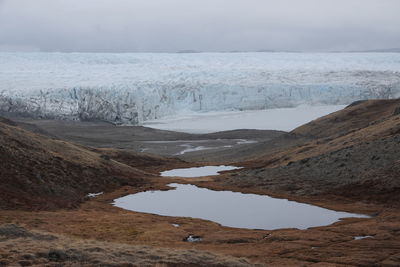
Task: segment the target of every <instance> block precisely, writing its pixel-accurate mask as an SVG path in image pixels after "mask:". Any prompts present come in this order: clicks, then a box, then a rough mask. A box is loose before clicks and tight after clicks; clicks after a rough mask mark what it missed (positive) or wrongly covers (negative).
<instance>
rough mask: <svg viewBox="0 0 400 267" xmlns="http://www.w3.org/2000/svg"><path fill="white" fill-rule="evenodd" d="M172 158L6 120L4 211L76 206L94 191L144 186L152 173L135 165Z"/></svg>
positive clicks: (0, 179)
mask: <svg viewBox="0 0 400 267" xmlns="http://www.w3.org/2000/svg"><path fill="white" fill-rule="evenodd" d="M114 158H115V159H118V160H119V159H121V162H122V163H121V162H119V161H117V160H114ZM170 161H171V160H164V159H162V158H155V157H153V158H152V157H150V156H140V155H138V154H134V153H131V152H124V153H122V152H120V151H117V150H116V151H112V150H111V151H110V150H109V151H102V150H97V149H91V148H87V147H84V146H80V145H75V144H72V143H68V142H65V141H60V140H56V139H53V138H49V137H47V136H44V135H41V134H37V133H33V132H30V131H27V130H24V129H22V128H19V127H18V126H17V124H16V123H14V122H13V121H10V120H6V119H1V120H0V162H1V164H0V183H1V187H0V209H11V208H29V209H52V208H58V207H71V206H74V205H77V204H78V203H79V202H81V201H82V200H83V199H84V198H85V197H86V195H87V194H88V193H97V192H102V191H110V190H113V189H115V188H117V187H120V186H123V185H131V186H138V185H141V184H144V183H146V179H148V178H149V177H151V176H152V175H150V174H148V173H146V172H144V171H142V170H139V169H138V168H135V167H139V168H142V169H145V168H146V166H147V167H148V166H157V165H162V164H169V163H170Z"/></svg>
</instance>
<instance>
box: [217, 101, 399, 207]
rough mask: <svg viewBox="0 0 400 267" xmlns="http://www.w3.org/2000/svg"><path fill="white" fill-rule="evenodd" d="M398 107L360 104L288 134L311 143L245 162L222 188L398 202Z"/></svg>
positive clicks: (390, 103)
mask: <svg viewBox="0 0 400 267" xmlns="http://www.w3.org/2000/svg"><path fill="white" fill-rule="evenodd" d="M399 107H400V100H372V101H365V102H362V103H359V104H357V105H351V106H350V107H348V108H346V109H344V110H341V111H338V112H335V113H333V114H330V115H328V116H325V117H322V118H320V119H318V120H315V121H313V122H311V123H308V124H306V125H304V126H301V127H299V128H297V129H295V130H294V131H293V133H295V134H303V135H307V136H314V140H312V141H310V142H307V143H304V144H301V145H297V146H292V147H290V148H287V149H281V150H280V151H278V152H276V153H273V154H266V155H264V156H263V157H260V158H258V159H257V160H254V161H251V162H247V163H245V164H246V165H247V167H249V168H248V169H246V170H243V171H240V172H239V173H238V174H236V175H235V174H233V175H231V176H230V177H229V178H228V179H226V180H225V181H224V183H226V184H230V185H235V186H240V187H243V186H246V187H257V188H264V189H268V190H271V191H274V192H281V193H284V194H285V193H286V194H292V195H302V196H310V195H331V196H341V197H346V198H351V199H354V200H363V201H372V202H379V203H385V204H390V203H400V113H399ZM246 165H245V166H246ZM396 205H397V204H396Z"/></svg>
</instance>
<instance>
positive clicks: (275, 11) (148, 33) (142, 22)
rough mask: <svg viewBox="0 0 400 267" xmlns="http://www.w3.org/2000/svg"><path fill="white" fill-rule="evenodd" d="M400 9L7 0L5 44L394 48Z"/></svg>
mask: <svg viewBox="0 0 400 267" xmlns="http://www.w3.org/2000/svg"><path fill="white" fill-rule="evenodd" d="M398 10H400V1H398V0H280V1H276V0H146V1H143V0H85V1H82V0H0V48H1V46H2V45H3V46H9V47H13V46H14V47H36V48H39V49H41V50H45V51H111V52H118V51H123V52H125V51H155V52H160V51H178V50H183V49H194V50H201V51H230V50H246V51H248V50H260V49H275V50H306V51H309V50H310V51H325V50H363V49H374V48H390V47H399V46H400V27H399V26H398V25H400V16H398V14H397V13H398Z"/></svg>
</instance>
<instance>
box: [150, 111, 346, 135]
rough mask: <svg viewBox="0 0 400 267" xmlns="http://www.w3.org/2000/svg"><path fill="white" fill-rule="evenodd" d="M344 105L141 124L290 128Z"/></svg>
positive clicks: (190, 129)
mask: <svg viewBox="0 0 400 267" xmlns="http://www.w3.org/2000/svg"><path fill="white" fill-rule="evenodd" d="M344 107H345V106H343V105H335V106H305V105H303V106H299V107H296V108H279V109H267V110H257V111H241V112H238V111H237V112H208V113H204V114H192V115H191V116H189V115H187V116H185V117H184V118H180V117H178V118H171V119H168V118H165V119H162V120H156V121H150V122H148V123H145V124H144V125H145V126H147V127H150V128H155V129H162V130H171V131H180V132H187V133H211V132H218V131H228V130H235V129H258V130H281V131H291V130H293V129H294V128H296V127H298V126H301V125H303V124H305V123H307V122H310V121H312V120H314V119H317V118H319V117H322V116H324V115H327V114H329V113H332V112H335V111H338V110H340V109H342V108H344Z"/></svg>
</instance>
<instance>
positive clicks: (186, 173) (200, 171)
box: [160, 165, 241, 178]
mask: <svg viewBox="0 0 400 267" xmlns="http://www.w3.org/2000/svg"><path fill="white" fill-rule="evenodd" d="M237 169H241V167H235V166H225V165H220V166H204V167H193V168H182V169H173V170H169V171H163V172H161V173H160V175H161V176H164V177H174V176H179V177H189V178H190V177H201V176H209V175H218V174H219V172H221V171H231V170H237Z"/></svg>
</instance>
